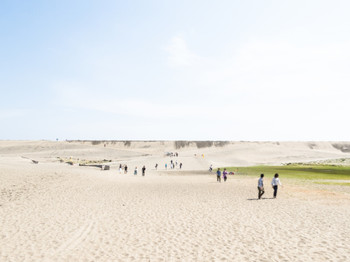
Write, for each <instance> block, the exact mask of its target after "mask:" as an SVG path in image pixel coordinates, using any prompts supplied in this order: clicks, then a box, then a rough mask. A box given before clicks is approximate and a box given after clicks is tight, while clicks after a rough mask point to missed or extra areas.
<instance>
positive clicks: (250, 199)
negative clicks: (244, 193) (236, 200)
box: [247, 197, 274, 201]
mask: <svg viewBox="0 0 350 262" xmlns="http://www.w3.org/2000/svg"><path fill="white" fill-rule="evenodd" d="M265 199H274V198H273V197H262V198H261V199H259V198H247V200H249V201H252V200H265Z"/></svg>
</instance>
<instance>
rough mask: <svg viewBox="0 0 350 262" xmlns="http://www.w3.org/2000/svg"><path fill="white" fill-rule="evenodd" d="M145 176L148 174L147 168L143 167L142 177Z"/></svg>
mask: <svg viewBox="0 0 350 262" xmlns="http://www.w3.org/2000/svg"><path fill="white" fill-rule="evenodd" d="M145 174H146V167H145V166H143V167H142V176H145Z"/></svg>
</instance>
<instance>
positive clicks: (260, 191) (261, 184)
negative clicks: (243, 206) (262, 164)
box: [258, 173, 282, 199]
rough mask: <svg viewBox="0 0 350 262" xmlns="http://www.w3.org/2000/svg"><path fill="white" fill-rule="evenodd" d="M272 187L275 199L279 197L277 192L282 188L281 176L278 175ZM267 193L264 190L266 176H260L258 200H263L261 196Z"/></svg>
mask: <svg viewBox="0 0 350 262" xmlns="http://www.w3.org/2000/svg"><path fill="white" fill-rule="evenodd" d="M271 186H272V188H273V198H276V197H277V190H278V186H282V183H281V181H280V179H279V175H278V174H277V173H276V174H275V176H274V177H273V178H272V181H271ZM264 193H265V189H264V174H261V175H260V178H259V181H258V199H261V196H262V195H263V194H264Z"/></svg>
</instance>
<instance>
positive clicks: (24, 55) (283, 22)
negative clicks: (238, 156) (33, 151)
mask: <svg viewBox="0 0 350 262" xmlns="http://www.w3.org/2000/svg"><path fill="white" fill-rule="evenodd" d="M349 10H350V1H337V0H334V1H330V0H329V1H322V0H308V1H305V0H303V1H299V0H293V1H292V0H291V1H280V0H265V1H259V0H255V1H254V0H249V1H243V0H241V1H234V0H217V1H214V0H213V1H204V0H201V1H196V0H192V1H190V0H187V1H183V0H174V1H168V0H158V1H156V0H149V1H121V0H120V1H116V0H114V1H108V0H105V1H102V0H101V1H92V0H91V1H89V0H76V1H71V0H70V1H68V0H59V1H56V0H51V1H44V0H42V1H38V0H33V1H24V0H22V1H18V0H2V1H0V39H1V41H0V91H1V96H0V123H1V124H0V139H1V140H7V139H11V140H41V139H47V140H56V139H59V140H65V139H102V140H107V139H109V140H235V141H242V140H244V141H257V140H261V141H277V140H279V141H281V140H284V141H285V140H288V141H306V140H309V141H310V140H312V141H316V140H332V141H349V140H350V132H349V131H350V130H349V128H350V121H349V120H348V115H347V113H348V112H349V106H348V104H347V102H348V100H349V98H350V48H349V47H350V16H349Z"/></svg>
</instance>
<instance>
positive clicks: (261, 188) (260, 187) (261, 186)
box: [258, 174, 265, 199]
mask: <svg viewBox="0 0 350 262" xmlns="http://www.w3.org/2000/svg"><path fill="white" fill-rule="evenodd" d="M258 190H259V194H258V199H261V196H262V195H263V194H264V193H265V190H264V174H261V175H260V178H259V181H258Z"/></svg>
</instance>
